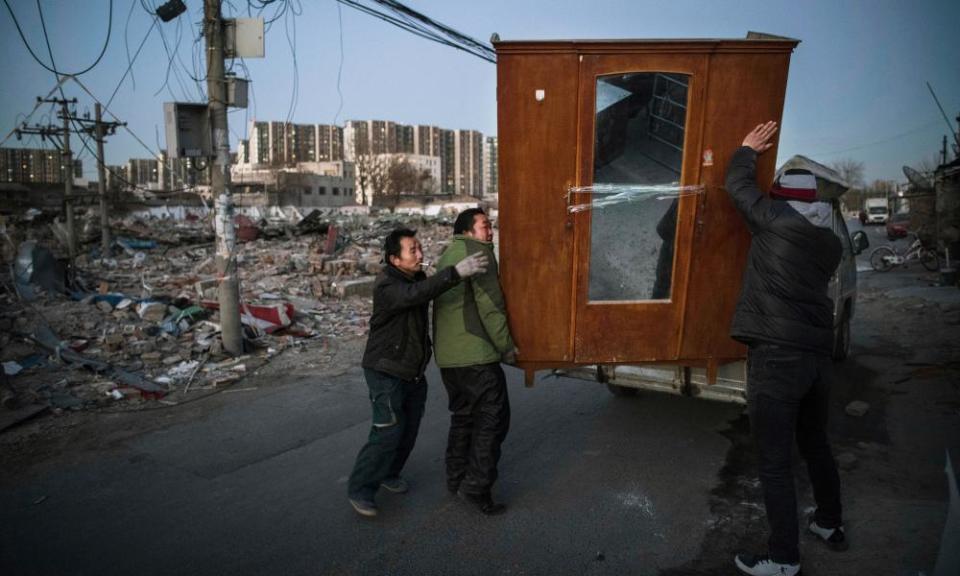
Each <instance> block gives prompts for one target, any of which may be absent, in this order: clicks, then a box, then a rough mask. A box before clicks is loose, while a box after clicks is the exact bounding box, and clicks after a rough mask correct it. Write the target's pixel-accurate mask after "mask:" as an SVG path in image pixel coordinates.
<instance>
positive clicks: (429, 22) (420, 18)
mask: <svg viewBox="0 0 960 576" xmlns="http://www.w3.org/2000/svg"><path fill="white" fill-rule="evenodd" d="M372 1H373V2H374V3H375V4H378V5H380V6H381V7H383V8H386V9H387V10H389V11H390V12H391V13H392V14H390V13H387V12H384V11H383V10H378V9H377V8H376V7H374V6H368V5H366V4H364V3H363V0H337V2H339V3H341V4H345V5H347V6H349V7H351V8H354V9H355V10H359V11H360V12H364V13H366V14H369V15H370V16H373V17H375V18H379V19H381V20H383V21H385V22H388V23H390V24H393V25H394V26H397V27H399V28H401V29H403V30H406V31H408V32H410V33H412V34H414V35H416V36H420V37H421V38H424V39H426V40H431V41H433V42H437V43H439V44H443V45H445V46H450V47H451V48H455V49H457V50H462V51H464V52H467V53H468V54H472V55H474V56H476V57H478V58H480V59H483V60H486V61H487V62H491V63H496V61H497V60H496V51H494V50H493V48H492V47H490V46H489V44H485V43H483V42H480V41H479V40H475V39H473V38H471V37H469V36H467V35H465V34H463V33H461V32H458V31H456V30H454V29H453V28H450V27H449V26H447V25H445V24H442V23H440V22H437V21H436V20H433V19H432V18H430V17H428V16H426V15H424V14H421V13H420V12H417V11H416V10H413V9H412V8H410V7H408V6H406V5H404V4H402V3H400V2H396V1H394V0H372Z"/></svg>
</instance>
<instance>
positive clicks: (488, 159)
mask: <svg viewBox="0 0 960 576" xmlns="http://www.w3.org/2000/svg"><path fill="white" fill-rule="evenodd" d="M498 160H499V154H498V150H497V137H496V136H487V137H486V138H484V139H483V195H484V196H488V195H495V194H497V193H499V190H498V189H497V181H498V172H497V162H498Z"/></svg>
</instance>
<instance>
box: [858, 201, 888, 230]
mask: <svg viewBox="0 0 960 576" xmlns="http://www.w3.org/2000/svg"><path fill="white" fill-rule="evenodd" d="M864 210H865V211H866V213H867V222H866V223H867V224H886V222H887V218H888V217H889V216H890V208H889V207H888V206H887V199H886V198H867V200H866V203H865V204H864Z"/></svg>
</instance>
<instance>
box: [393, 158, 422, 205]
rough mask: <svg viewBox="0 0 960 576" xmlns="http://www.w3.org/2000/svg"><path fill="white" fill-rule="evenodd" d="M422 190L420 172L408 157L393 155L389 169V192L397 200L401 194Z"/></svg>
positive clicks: (415, 192)
mask: <svg viewBox="0 0 960 576" xmlns="http://www.w3.org/2000/svg"><path fill="white" fill-rule="evenodd" d="M419 192H420V172H419V171H417V169H416V168H415V167H414V166H413V164H411V163H410V161H409V160H407V159H406V158H402V157H400V156H393V157H392V158H391V160H390V166H389V168H388V170H387V193H388V194H390V195H391V196H394V197H395V198H396V199H397V200H399V199H400V195H401V194H417V193H419Z"/></svg>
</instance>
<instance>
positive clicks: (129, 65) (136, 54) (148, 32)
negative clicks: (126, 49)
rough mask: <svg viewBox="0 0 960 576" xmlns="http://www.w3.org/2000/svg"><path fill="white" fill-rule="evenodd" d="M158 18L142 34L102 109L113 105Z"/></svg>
mask: <svg viewBox="0 0 960 576" xmlns="http://www.w3.org/2000/svg"><path fill="white" fill-rule="evenodd" d="M157 20H158V18H154V19H153V22H151V24H150V28H149V29H148V30H147V33H146V34H144V36H143V40H141V41H140V46H139V47H138V48H137V52H136V53H135V54H134V55H133V60H131V61H130V63H129V64H128V65H127V69H126V70H125V71H124V72H123V76H121V77H120V81H119V82H117V87H116V88H114V89H113V94H111V95H110V99H109V100H107V103H106V104H105V105H104V108H109V107H110V104H112V103H113V99H114V98H116V96H117V92H118V91H119V90H120V87H121V86H123V81H124V80H126V79H127V74H130V72H131V71H132V70H133V63H134V62H136V61H137V57H138V56H140V52H141V51H142V50H143V46H144V45H145V44H146V43H147V38H149V37H150V33H151V32H153V29H154V28H156V27H157Z"/></svg>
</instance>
